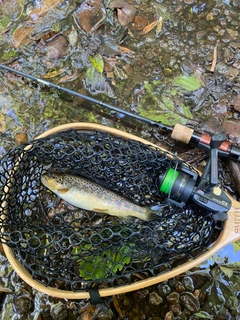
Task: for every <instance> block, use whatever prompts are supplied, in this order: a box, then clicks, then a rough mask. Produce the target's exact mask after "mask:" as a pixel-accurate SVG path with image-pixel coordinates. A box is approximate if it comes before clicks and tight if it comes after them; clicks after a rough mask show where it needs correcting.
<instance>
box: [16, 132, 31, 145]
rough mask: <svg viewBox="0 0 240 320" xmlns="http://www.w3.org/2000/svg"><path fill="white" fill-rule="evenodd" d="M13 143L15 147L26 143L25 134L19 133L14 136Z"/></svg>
mask: <svg viewBox="0 0 240 320" xmlns="http://www.w3.org/2000/svg"><path fill="white" fill-rule="evenodd" d="M14 141H15V143H16V145H17V146H18V145H20V144H22V143H27V142H28V137H27V135H26V133H23V132H19V133H17V134H16V135H15V137H14Z"/></svg>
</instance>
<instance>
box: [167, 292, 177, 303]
mask: <svg viewBox="0 0 240 320" xmlns="http://www.w3.org/2000/svg"><path fill="white" fill-rule="evenodd" d="M166 298H167V302H168V303H170V304H179V293H177V292H171V293H170V294H169V295H168V296H167V297H166Z"/></svg>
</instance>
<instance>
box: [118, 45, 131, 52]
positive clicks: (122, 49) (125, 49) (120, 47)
mask: <svg viewBox="0 0 240 320" xmlns="http://www.w3.org/2000/svg"><path fill="white" fill-rule="evenodd" d="M118 49H119V50H121V51H122V52H124V53H135V52H134V51H132V50H130V49H128V48H126V47H122V46H118Z"/></svg>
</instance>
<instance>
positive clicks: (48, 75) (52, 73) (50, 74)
mask: <svg viewBox="0 0 240 320" xmlns="http://www.w3.org/2000/svg"><path fill="white" fill-rule="evenodd" d="M64 71H65V69H59V70H53V71H49V72H48V73H46V74H45V75H44V76H41V78H42V79H49V78H55V77H57V76H59V75H60V74H62V73H63V72H64Z"/></svg>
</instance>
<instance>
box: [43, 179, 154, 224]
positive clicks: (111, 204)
mask: <svg viewBox="0 0 240 320" xmlns="http://www.w3.org/2000/svg"><path fill="white" fill-rule="evenodd" d="M41 181H42V183H43V184H44V185H45V186H46V187H47V188H48V189H50V190H51V191H52V192H53V193H55V194H56V195H57V196H59V197H60V198H62V199H63V200H65V201H67V202H68V203H70V204H72V205H74V206H76V207H78V208H81V209H85V210H89V211H95V212H99V213H104V214H109V215H112V216H117V217H119V218H124V219H127V218H128V217H131V216H132V217H135V218H138V219H141V220H152V218H153V217H154V215H155V214H154V213H153V211H152V209H151V208H150V207H141V206H139V205H137V204H134V203H132V202H131V201H128V200H126V199H125V198H123V197H122V196H120V195H118V194H117V193H115V192H112V191H110V190H108V189H106V188H104V187H102V186H100V185H98V184H97V183H94V182H92V181H90V180H87V179H85V178H82V177H80V176H75V175H70V174H55V173H54V174H52V173H51V174H49V173H48V174H43V175H42V177H41Z"/></svg>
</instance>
